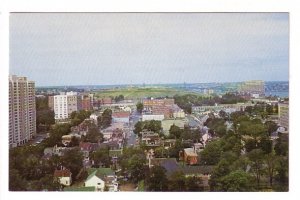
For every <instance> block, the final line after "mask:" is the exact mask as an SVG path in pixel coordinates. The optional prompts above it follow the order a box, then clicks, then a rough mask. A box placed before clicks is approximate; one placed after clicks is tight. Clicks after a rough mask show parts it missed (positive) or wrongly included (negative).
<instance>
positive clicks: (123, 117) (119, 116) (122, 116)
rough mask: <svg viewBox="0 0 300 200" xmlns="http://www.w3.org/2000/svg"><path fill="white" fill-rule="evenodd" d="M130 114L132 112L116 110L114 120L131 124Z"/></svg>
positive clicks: (114, 121)
mask: <svg viewBox="0 0 300 200" xmlns="http://www.w3.org/2000/svg"><path fill="white" fill-rule="evenodd" d="M129 115H130V112H116V113H113V114H112V122H113V123H118V122H123V123H126V124H129Z"/></svg>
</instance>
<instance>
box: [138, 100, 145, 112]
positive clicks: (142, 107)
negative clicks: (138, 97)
mask: <svg viewBox="0 0 300 200" xmlns="http://www.w3.org/2000/svg"><path fill="white" fill-rule="evenodd" d="M143 109H144V104H143V103H141V102H138V103H137V104H136V110H137V111H138V112H139V113H142V111H143Z"/></svg>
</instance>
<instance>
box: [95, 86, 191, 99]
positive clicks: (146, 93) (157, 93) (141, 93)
mask: <svg viewBox="0 0 300 200" xmlns="http://www.w3.org/2000/svg"><path fill="white" fill-rule="evenodd" d="M188 93H191V92H186V91H184V90H176V89H173V88H164V87H157V88H156V87H155V88H154V87H153V88H118V89H109V90H103V91H98V92H96V94H95V96H97V97H110V96H113V97H115V96H118V95H121V94H122V95H123V96H124V97H125V98H143V97H165V96H168V97H173V96H174V95H175V94H178V95H183V94H188Z"/></svg>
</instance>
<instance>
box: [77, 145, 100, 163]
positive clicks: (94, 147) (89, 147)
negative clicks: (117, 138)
mask: <svg viewBox="0 0 300 200" xmlns="http://www.w3.org/2000/svg"><path fill="white" fill-rule="evenodd" d="M79 148H80V151H81V152H83V156H84V158H85V160H89V154H90V153H91V152H93V151H96V150H97V149H98V148H99V144H98V143H91V142H80V143H79Z"/></svg>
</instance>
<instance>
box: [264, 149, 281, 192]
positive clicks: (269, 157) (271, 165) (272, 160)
mask: <svg viewBox="0 0 300 200" xmlns="http://www.w3.org/2000/svg"><path fill="white" fill-rule="evenodd" d="M264 160H265V162H266V168H267V175H268V177H269V184H270V186H271V187H272V186H273V178H274V174H275V167H276V163H277V160H278V159H277V157H276V156H275V153H274V152H270V153H269V154H266V155H265V158H264Z"/></svg>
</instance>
